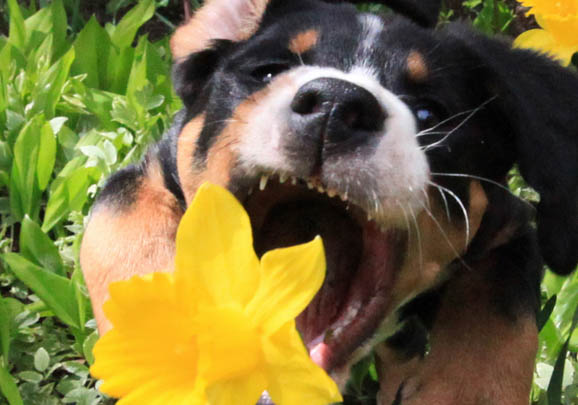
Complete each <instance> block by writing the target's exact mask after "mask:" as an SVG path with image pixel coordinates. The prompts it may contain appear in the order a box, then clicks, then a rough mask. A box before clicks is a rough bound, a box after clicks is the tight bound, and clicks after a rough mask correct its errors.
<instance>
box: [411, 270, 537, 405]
mask: <svg viewBox="0 0 578 405" xmlns="http://www.w3.org/2000/svg"><path fill="white" fill-rule="evenodd" d="M488 265H489V266H499V265H500V264H499V263H493V262H492V263H484V264H482V265H481V266H476V268H475V269H474V270H469V269H463V271H462V272H460V273H459V274H457V277H456V278H455V279H452V280H451V281H450V283H449V286H448V288H447V290H446V291H447V293H446V296H445V297H444V298H443V301H442V306H441V308H440V311H439V313H438V315H437V317H436V323H435V324H434V327H433V330H432V332H431V335H430V344H431V351H430V353H429V355H428V356H427V357H426V358H425V360H424V362H423V364H422V365H421V366H420V369H419V371H418V372H417V373H415V375H414V376H413V377H412V378H411V379H409V380H406V381H408V382H411V384H410V385H411V387H412V389H411V390H410V391H407V392H405V393H404V395H403V397H404V398H403V404H404V405H405V404H408V405H418V404H420V405H421V404H424V403H428V404H444V405H446V404H447V405H458V404H460V405H461V404H473V405H478V404H479V405H482V404H492V405H527V404H528V397H529V394H530V389H531V386H532V373H533V370H534V360H535V355H536V351H537V347H538V331H537V329H536V323H535V319H534V317H533V315H532V314H526V315H523V316H520V317H519V318H518V319H517V320H515V321H514V320H512V319H509V318H506V317H504V316H502V315H500V314H498V313H497V312H496V310H495V309H494V305H495V303H494V302H493V294H492V292H493V286H492V285H491V284H490V283H488V282H487V281H486V280H485V279H484V273H485V269H484V268H483V267H484V266H488Z"/></svg>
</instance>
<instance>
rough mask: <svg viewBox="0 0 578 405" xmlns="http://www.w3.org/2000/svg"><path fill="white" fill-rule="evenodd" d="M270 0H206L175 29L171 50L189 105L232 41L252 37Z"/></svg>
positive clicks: (180, 88) (181, 90) (176, 75)
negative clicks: (187, 19)
mask: <svg viewBox="0 0 578 405" xmlns="http://www.w3.org/2000/svg"><path fill="white" fill-rule="evenodd" d="M268 3H269V0H206V1H205V3H204V5H203V7H201V8H200V9H199V10H197V11H196V12H195V14H194V15H193V16H192V18H190V19H189V21H186V22H185V23H184V24H183V25H181V26H180V27H179V28H177V30H176V31H175V33H174V35H173V37H172V38H171V52H172V54H173V60H174V62H175V64H174V67H173V83H174V86H175V90H176V92H177V94H178V95H179V96H180V97H181V99H182V100H183V102H184V103H185V106H187V107H191V105H192V103H194V102H195V101H198V100H199V95H200V93H201V91H202V89H203V87H204V86H205V84H206V83H207V80H208V79H209V78H210V76H211V74H212V72H213V71H214V70H215V68H216V66H217V65H218V63H219V61H220V60H221V59H222V57H223V56H224V55H225V54H227V52H228V49H230V48H231V44H232V43H234V42H237V41H242V40H244V39H247V38H248V37H250V36H251V35H252V34H253V33H254V32H255V31H256V30H257V28H258V26H259V23H260V21H261V18H262V16H263V13H264V12H265V9H266V7H267V4H268Z"/></svg>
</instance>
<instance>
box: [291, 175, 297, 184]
mask: <svg viewBox="0 0 578 405" xmlns="http://www.w3.org/2000/svg"><path fill="white" fill-rule="evenodd" d="M291 184H293V185H296V184H297V177H295V176H291Z"/></svg>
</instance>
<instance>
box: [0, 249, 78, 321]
mask: <svg viewBox="0 0 578 405" xmlns="http://www.w3.org/2000/svg"><path fill="white" fill-rule="evenodd" d="M1 257H2V259H3V260H4V261H5V262H6V263H7V264H8V266H9V267H10V269H11V270H12V272H13V273H14V274H15V275H16V277H18V279H20V281H22V282H23V283H24V284H26V286H27V287H28V288H30V289H31V290H32V291H34V293H35V294H36V295H37V296H38V297H39V298H40V299H41V300H42V301H44V303H45V304H46V305H47V306H48V307H49V308H50V309H51V310H52V311H53V312H54V314H55V315H56V316H58V318H60V320H61V321H62V322H64V323H66V324H68V325H70V326H72V327H75V328H80V325H79V322H78V319H79V314H78V307H77V306H76V302H75V301H76V300H75V295H76V291H75V290H76V287H75V285H74V284H73V283H72V282H71V281H70V280H69V279H67V278H65V277H61V276H59V275H57V274H54V273H51V272H49V271H46V270H44V269H43V268H42V267H38V266H37V265H35V264H34V263H32V262H30V261H28V260H27V259H25V258H24V257H22V256H20V255H19V254H17V253H4V254H3V255H2V256H1Z"/></svg>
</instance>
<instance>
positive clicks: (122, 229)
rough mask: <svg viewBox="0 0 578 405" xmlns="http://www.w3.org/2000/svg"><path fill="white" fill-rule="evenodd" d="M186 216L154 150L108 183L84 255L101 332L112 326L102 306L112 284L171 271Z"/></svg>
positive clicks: (86, 237)
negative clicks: (179, 224) (177, 234)
mask: <svg viewBox="0 0 578 405" xmlns="http://www.w3.org/2000/svg"><path fill="white" fill-rule="evenodd" d="M181 216H182V208H181V205H180V204H179V202H178V200H177V198H176V197H175V196H174V194H172V193H171V192H170V191H169V190H168V189H167V188H166V187H165V183H164V177H163V173H162V169H161V165H160V164H159V162H158V160H157V157H156V155H155V154H154V152H151V153H149V156H148V157H147V158H146V159H145V161H144V162H143V163H142V164H141V165H140V166H138V167H134V166H131V167H128V168H126V169H124V170H122V171H120V172H119V173H117V174H115V175H114V176H113V177H112V178H111V179H110V180H109V182H108V183H107V185H106V187H105V189H104V190H103V192H102V193H101V195H100V197H99V200H98V201H97V203H96V204H95V206H94V208H93V211H92V214H91V217H90V222H89V224H88V227H87V229H86V232H85V234H84V239H83V242H82V248H81V253H80V262H81V266H82V269H83V272H84V278H85V280H86V285H87V286H88V291H89V293H90V298H91V301H92V307H93V311H94V316H95V318H96V321H97V324H98V329H99V332H100V333H101V334H102V333H104V332H105V331H107V330H108V329H109V328H110V324H109V322H108V320H107V319H106V318H105V316H104V313H103V311H102V304H103V303H104V301H105V300H106V299H107V297H108V285H109V284H110V283H111V282H113V281H118V280H125V279H128V278H130V277H132V276H134V275H142V274H146V273H151V272H153V271H168V270H171V268H172V266H173V264H172V262H173V255H174V244H175V235H176V230H177V226H178V223H179V219H180V217H181Z"/></svg>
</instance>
